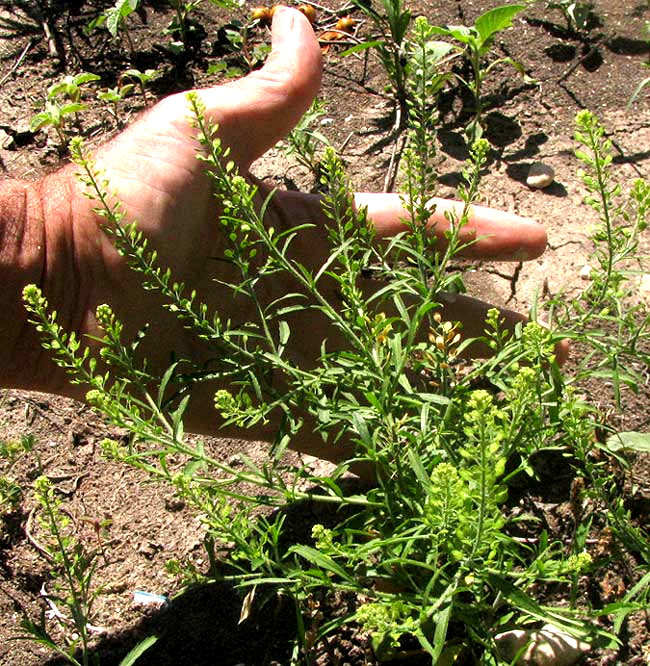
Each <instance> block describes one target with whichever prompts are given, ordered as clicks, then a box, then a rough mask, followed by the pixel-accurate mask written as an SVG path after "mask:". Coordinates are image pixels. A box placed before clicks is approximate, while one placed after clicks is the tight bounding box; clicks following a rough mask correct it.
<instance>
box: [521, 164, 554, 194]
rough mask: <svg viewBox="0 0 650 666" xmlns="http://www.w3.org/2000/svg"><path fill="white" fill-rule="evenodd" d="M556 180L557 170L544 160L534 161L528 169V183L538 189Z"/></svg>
mask: <svg viewBox="0 0 650 666" xmlns="http://www.w3.org/2000/svg"><path fill="white" fill-rule="evenodd" d="M554 180H555V171H554V170H553V167H551V166H549V165H548V164H544V163H543V162H534V163H533V164H531V165H530V170H529V171H528V178H526V185H528V187H534V188H536V189H542V188H544V187H548V186H549V185H552V184H553V181H554Z"/></svg>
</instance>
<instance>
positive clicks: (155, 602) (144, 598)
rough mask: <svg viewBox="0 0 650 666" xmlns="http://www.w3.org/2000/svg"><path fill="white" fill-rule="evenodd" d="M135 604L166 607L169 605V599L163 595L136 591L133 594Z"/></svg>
mask: <svg viewBox="0 0 650 666" xmlns="http://www.w3.org/2000/svg"><path fill="white" fill-rule="evenodd" d="M133 603H134V604H143V605H144V606H164V605H165V604H167V603H169V599H168V598H167V597H165V596H163V595H162V594H153V593H151V592H143V591H142V590H136V591H135V592H134V593H133Z"/></svg>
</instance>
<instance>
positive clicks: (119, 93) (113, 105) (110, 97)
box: [97, 83, 133, 127]
mask: <svg viewBox="0 0 650 666" xmlns="http://www.w3.org/2000/svg"><path fill="white" fill-rule="evenodd" d="M132 90H133V84H132V83H127V84H125V85H122V86H115V87H113V88H107V89H106V90H100V91H99V92H98V93H97V99H99V100H101V101H102V102H104V103H105V104H106V105H107V108H108V111H109V113H110V114H111V116H112V117H113V119H114V120H115V122H116V123H117V124H118V126H120V127H121V125H122V123H121V120H120V112H119V110H120V107H119V104H120V102H121V101H122V100H124V99H125V98H126V97H128V96H129V94H130V93H131V91H132Z"/></svg>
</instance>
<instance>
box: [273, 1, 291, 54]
mask: <svg viewBox="0 0 650 666" xmlns="http://www.w3.org/2000/svg"><path fill="white" fill-rule="evenodd" d="M293 25H294V13H293V12H292V11H289V8H288V7H285V6H284V5H277V9H276V10H275V12H274V14H273V23H272V24H271V30H272V34H271V41H272V45H273V46H275V47H277V46H278V45H279V44H280V43H281V42H283V41H285V40H286V39H288V38H289V37H288V35H289V33H290V32H291V31H292V30H293Z"/></svg>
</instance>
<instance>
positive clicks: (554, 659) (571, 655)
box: [494, 624, 591, 666]
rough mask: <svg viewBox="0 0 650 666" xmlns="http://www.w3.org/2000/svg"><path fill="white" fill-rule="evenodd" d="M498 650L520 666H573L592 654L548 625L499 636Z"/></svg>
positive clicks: (575, 639) (574, 640)
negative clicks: (587, 654) (586, 655)
mask: <svg viewBox="0 0 650 666" xmlns="http://www.w3.org/2000/svg"><path fill="white" fill-rule="evenodd" d="M494 640H495V642H496V644H497V650H498V651H499V654H500V656H501V657H502V658H503V659H505V660H506V661H508V662H510V663H512V662H513V660H514V659H515V657H517V655H519V656H518V658H517V661H516V662H515V663H516V664H517V666H571V665H572V664H575V663H576V662H577V661H578V660H579V659H580V658H581V657H583V656H584V655H585V654H586V653H587V652H589V651H590V650H591V646H590V645H589V643H585V642H584V641H581V640H578V639H577V638H574V637H573V636H571V635H570V634H567V633H566V632H564V631H562V629H560V628H558V627H556V626H554V625H552V624H545V625H544V626H543V627H542V628H541V629H539V630H532V631H531V630H529V631H524V630H521V629H517V630H513V631H506V632H504V633H502V634H498V635H497V636H495V639H494Z"/></svg>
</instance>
